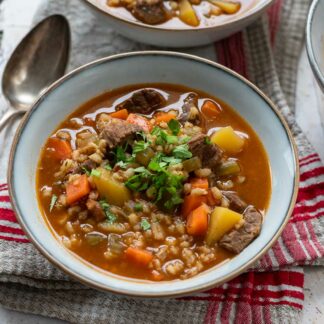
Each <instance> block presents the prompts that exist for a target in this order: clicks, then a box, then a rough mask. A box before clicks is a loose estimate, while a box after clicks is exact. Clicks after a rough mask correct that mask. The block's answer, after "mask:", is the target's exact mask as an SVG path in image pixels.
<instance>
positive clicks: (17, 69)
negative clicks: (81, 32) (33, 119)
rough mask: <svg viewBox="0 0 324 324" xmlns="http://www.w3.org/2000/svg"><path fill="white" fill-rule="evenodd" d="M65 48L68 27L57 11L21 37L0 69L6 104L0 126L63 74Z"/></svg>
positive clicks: (66, 53)
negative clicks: (6, 107)
mask: <svg viewBox="0 0 324 324" xmlns="http://www.w3.org/2000/svg"><path fill="white" fill-rule="evenodd" d="M69 48H70V27H69V23H68V21H67V20H66V18H65V17H63V16H61V15H53V16H50V17H47V18H45V19H44V20H42V21H41V22H40V23H39V24H37V25H36V26H35V27H34V28H33V29H32V30H31V31H30V32H29V33H28V34H27V35H26V36H25V37H24V38H23V40H22V41H21V42H20V44H19V45H18V46H17V48H16V49H15V50H14V52H13V54H12V55H11V57H10V59H9V61H8V63H7V65H6V67H5V70H4V73H3V77H2V92H3V94H4V96H5V98H6V99H7V100H8V102H9V104H10V108H9V109H8V111H7V112H6V113H5V115H4V116H3V117H2V119H1V121H0V130H1V129H2V127H3V126H4V125H5V124H6V122H7V121H8V120H10V118H11V117H12V116H14V115H16V114H19V113H24V112H26V111H27V110H28V109H29V108H30V107H31V105H32V104H33V103H34V102H35V100H36V99H37V97H38V96H39V95H40V94H41V93H42V92H43V91H44V90H45V89H46V88H47V87H48V86H49V85H50V84H52V83H53V82H54V81H56V80H57V79H59V78H60V77H61V76H62V75H63V74H64V72H65V69H66V65H67V62H68V59H69Z"/></svg>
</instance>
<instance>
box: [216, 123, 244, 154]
mask: <svg viewBox="0 0 324 324" xmlns="http://www.w3.org/2000/svg"><path fill="white" fill-rule="evenodd" d="M211 142H212V143H214V144H216V145H218V146H219V147H220V148H221V149H223V150H224V151H225V152H226V153H229V154H236V153H239V152H240V151H242V149H243V145H244V139H243V138H242V137H240V136H239V135H237V134H236V133H235V131H234V129H233V128H232V127H231V126H227V127H223V128H221V129H220V130H218V131H216V132H215V133H214V134H213V135H212V137H211Z"/></svg>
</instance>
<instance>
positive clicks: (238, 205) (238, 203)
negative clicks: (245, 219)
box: [222, 191, 247, 213]
mask: <svg viewBox="0 0 324 324" xmlns="http://www.w3.org/2000/svg"><path fill="white" fill-rule="evenodd" d="M222 194H223V196H225V198H226V199H227V200H228V201H229V208H230V209H232V210H235V211H237V212H239V213H243V211H244V210H245V208H246V207H247V204H246V202H245V201H243V200H242V199H241V198H240V197H239V196H238V194H237V193H236V192H234V191H223V192H222Z"/></svg>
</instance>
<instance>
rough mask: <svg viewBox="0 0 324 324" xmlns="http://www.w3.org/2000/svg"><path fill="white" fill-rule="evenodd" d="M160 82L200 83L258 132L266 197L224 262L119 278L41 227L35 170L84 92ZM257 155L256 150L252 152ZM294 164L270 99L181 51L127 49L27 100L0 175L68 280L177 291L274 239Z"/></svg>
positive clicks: (254, 254) (219, 279)
mask: <svg viewBox="0 0 324 324" xmlns="http://www.w3.org/2000/svg"><path fill="white" fill-rule="evenodd" d="M150 82H154V83H157V82H164V83H173V84H182V85H185V86H188V87H191V88H194V89H200V90H203V91H205V92H207V93H209V94H211V95H215V96H216V97H218V98H220V99H222V100H224V101H225V102H226V103H228V104H229V105H230V106H232V107H234V108H235V109H236V110H237V111H238V112H239V114H240V115H241V116H243V117H244V118H245V119H246V120H247V121H248V122H249V123H250V124H251V125H252V127H253V128H254V130H255V131H256V132H257V133H258V135H259V136H260V138H261V140H262V142H263V144H264V146H265V149H266V151H267V154H268V156H269V161H270V165H271V173H272V188H273V190H272V196H271V201H270V205H269V209H268V211H267V214H266V217H265V220H264V224H263V227H262V231H261V234H260V236H259V237H258V238H257V239H256V240H254V241H253V242H252V243H251V244H250V245H249V246H248V247H247V248H246V249H245V250H243V251H242V253H240V254H239V255H237V256H236V257H234V258H233V259H231V260H230V261H228V262H227V263H225V264H222V265H220V266H216V267H213V268H211V269H209V270H207V271H204V272H202V273H201V274H199V275H197V276H195V277H193V278H190V279H187V280H181V281H180V280H179V281H169V282H156V283H155V282H148V281H142V280H136V279H130V278H124V277H120V276H117V275H114V274H112V273H107V272H103V271H101V270H100V269H97V268H95V267H93V266H89V265H88V264H87V263H85V262H84V261H82V260H81V259H80V258H78V257H77V256H75V255H74V254H72V253H71V252H69V251H68V250H67V249H66V248H64V247H63V245H62V244H61V243H59V241H58V240H57V239H56V238H55V237H54V235H53V234H52V233H51V232H50V231H49V229H48V227H47V225H46V222H45V221H44V219H43V217H42V215H41V213H40V211H39V208H38V203H37V199H36V188H35V173H36V167H37V163H38V159H39V154H40V151H41V148H42V146H43V145H44V143H45V141H46V139H47V137H48V136H49V135H50V134H51V133H52V132H53V131H54V130H55V129H56V127H57V126H58V124H59V123H60V122H61V121H63V120H64V119H65V118H66V117H67V116H68V115H69V114H70V113H71V112H73V111H74V110H75V109H76V108H77V107H79V106H80V105H81V104H83V103H84V102H86V101H88V100H89V99H91V98H93V97H95V96H97V95H99V94H101V93H103V92H105V91H107V90H110V89H115V88H119V87H121V86H125V85H131V84H138V83H150ZM256 158H257V157H256ZM298 178H299V175H298V163H297V158H296V151H295V148H294V144H293V140H292V137H291V134H290V132H289V130H288V127H287V125H286V123H285V122H284V121H283V119H282V118H281V117H280V115H279V114H278V111H277V110H276V108H275V107H274V105H273V104H272V103H271V101H270V100H269V99H268V98H267V97H266V96H265V95H264V94H263V93H262V92H261V91H260V90H258V89H257V88H256V87H255V86H254V85H253V84H251V83H250V82H249V81H247V80H245V79H244V78H243V77H241V76H239V75H238V74H236V73H235V72H233V71H231V70H229V69H227V68H225V67H223V66H221V65H219V64H216V63H213V62H211V61H208V60H205V59H202V58H199V57H196V56H192V55H187V54H181V53H172V52H161V51H156V52H133V53H126V54H119V55H115V56H111V57H107V58H103V59H100V60H97V61H94V62H92V63H89V64H87V65H84V66H82V67H80V68H78V69H76V70H74V71H73V72H71V73H70V74H68V75H66V76H65V77H63V78H62V79H60V80H58V81H57V82H56V83H54V84H53V85H52V86H51V87H50V88H49V89H48V90H47V91H46V92H45V93H44V94H43V95H42V96H41V97H40V98H39V99H38V100H37V102H36V103H35V104H34V106H33V108H32V110H31V111H30V112H29V113H28V115H27V116H26V117H25V119H24V120H23V122H22V124H21V126H20V128H19V130H18V131H17V134H16V137H15V140H14V144H13V147H12V151H11V157H10V166H9V175H8V182H9V187H10V195H11V199H12V203H13V206H14V209H15V212H16V214H17V216H18V219H19V221H20V224H21V225H22V227H23V229H24V230H25V232H26V233H27V235H28V236H29V238H30V239H31V240H32V242H33V243H34V244H35V246H36V247H37V248H38V249H39V250H40V251H41V252H42V253H43V254H44V255H45V256H46V257H47V258H48V259H49V260H50V261H52V262H53V263H54V264H56V265H57V266H59V267H60V268H61V269H63V270H64V271H66V272H67V273H68V274H70V275H71V276H72V277H74V278H75V279H77V280H79V281H81V282H83V283H85V284H88V285H91V286H93V287H96V288H99V289H104V290H109V291H113V292H118V293H122V294H128V295H136V296H149V297H156V296H159V297H160V296H178V295H184V294H189V293H192V292H195V291H200V290H203V289H206V288H210V287H212V286H215V285H217V284H220V283H223V282H225V281H227V280H229V279H231V278H233V277H235V276H237V275H238V274H239V273H241V272H242V271H244V270H245V269H247V268H248V267H250V266H251V265H252V264H253V263H254V262H255V261H256V260H257V259H258V258H260V257H261V255H262V254H263V253H265V252H266V250H267V249H268V248H269V247H270V246H271V245H272V244H273V243H274V242H275V240H276V239H277V238H278V236H279V235H280V233H281V231H282V229H283V227H284V225H285V224H286V222H287V221H288V218H289V216H290V214H291V212H292V208H293V205H294V203H295V199H296V194H297V184H298Z"/></svg>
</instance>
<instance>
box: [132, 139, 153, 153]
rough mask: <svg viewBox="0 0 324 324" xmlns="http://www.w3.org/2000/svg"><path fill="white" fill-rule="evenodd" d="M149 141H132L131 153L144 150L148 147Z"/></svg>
mask: <svg viewBox="0 0 324 324" xmlns="http://www.w3.org/2000/svg"><path fill="white" fill-rule="evenodd" d="M149 145H150V143H148V142H144V141H138V142H135V143H134V146H133V153H135V154H136V153H139V152H142V151H145V150H146V149H147V148H148V147H149Z"/></svg>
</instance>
